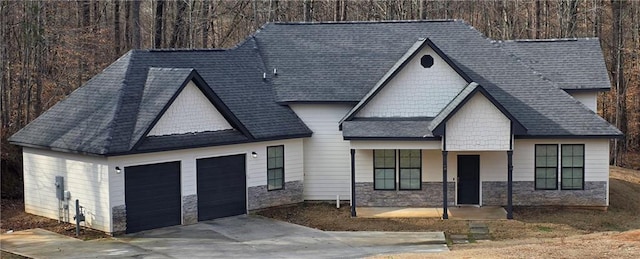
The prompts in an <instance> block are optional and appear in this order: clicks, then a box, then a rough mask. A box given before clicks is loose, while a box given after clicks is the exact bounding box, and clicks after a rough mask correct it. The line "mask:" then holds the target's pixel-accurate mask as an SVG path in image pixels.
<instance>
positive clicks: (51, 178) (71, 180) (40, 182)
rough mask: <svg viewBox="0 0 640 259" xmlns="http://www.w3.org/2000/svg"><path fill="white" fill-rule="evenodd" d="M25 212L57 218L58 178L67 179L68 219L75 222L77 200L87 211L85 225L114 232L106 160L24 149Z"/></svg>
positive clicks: (66, 216) (65, 185)
mask: <svg viewBox="0 0 640 259" xmlns="http://www.w3.org/2000/svg"><path fill="white" fill-rule="evenodd" d="M22 154H23V165H24V168H23V170H24V171H23V172H24V203H25V211H26V212H28V213H32V214H35V215H40V216H43V217H47V218H52V219H58V199H57V198H56V186H55V177H56V176H62V177H64V189H65V190H68V191H69V192H70V193H71V199H70V200H69V201H68V202H69V210H68V213H67V212H65V213H64V215H65V218H66V221H68V222H75V221H73V216H74V215H75V200H76V199H78V200H80V206H82V207H84V209H85V216H86V225H87V226H90V227H91V228H95V229H99V230H102V231H105V232H111V208H110V207H109V176H108V175H109V171H108V170H109V167H108V166H107V159H106V158H103V157H94V156H85V155H78V154H70V153H62V152H55V151H48V150H42V149H33V148H27V147H25V148H23V153H22Z"/></svg>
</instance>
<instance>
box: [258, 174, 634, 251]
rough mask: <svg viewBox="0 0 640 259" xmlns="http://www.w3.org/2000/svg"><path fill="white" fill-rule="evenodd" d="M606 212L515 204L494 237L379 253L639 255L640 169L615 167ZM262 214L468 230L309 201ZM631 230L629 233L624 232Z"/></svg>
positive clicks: (328, 225)
mask: <svg viewBox="0 0 640 259" xmlns="http://www.w3.org/2000/svg"><path fill="white" fill-rule="evenodd" d="M610 183H611V187H610V199H611V200H610V206H609V209H608V210H607V211H594V210H581V209H566V208H546V209H541V208H515V209H514V218H515V220H499V221H486V222H485V223H486V224H487V225H488V226H489V230H490V234H491V238H492V241H479V242H475V243H471V244H462V245H458V244H456V245H452V246H451V249H452V251H453V252H452V253H450V254H442V255H424V254H420V255H401V256H382V257H380V258H398V257H401V258H404V257H408V258H423V257H429V256H434V257H436V258H439V257H457V258H522V257H526V258H551V257H553V258H555V257H561V258H585V257H586V258H593V257H617V258H638V255H640V216H638V215H640V171H637V170H630V169H624V168H619V167H612V168H611V179H610ZM257 214H259V215H262V216H266V217H271V218H275V219H279V220H283V221H287V222H291V223H295V224H300V225H305V226H309V227H313V228H318V229H322V230H333V231H355V230H371V231H444V232H445V234H446V235H447V236H450V235H452V234H468V226H467V222H466V221H455V220H440V219H410V218H406V219H400V218H398V219H381V218H378V219H365V218H351V217H350V213H349V207H348V206H343V207H342V208H340V209H336V208H335V205H332V204H326V203H305V204H299V205H294V206H288V207H281V208H274V209H268V210H263V211H260V212H258V213H257ZM623 231H626V232H623Z"/></svg>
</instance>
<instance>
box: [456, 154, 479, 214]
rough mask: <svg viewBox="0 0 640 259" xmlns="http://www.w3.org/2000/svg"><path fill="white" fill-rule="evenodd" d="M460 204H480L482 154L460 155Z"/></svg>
mask: <svg viewBox="0 0 640 259" xmlns="http://www.w3.org/2000/svg"><path fill="white" fill-rule="evenodd" d="M458 204H474V205H477V204H480V156H479V155H459V156H458Z"/></svg>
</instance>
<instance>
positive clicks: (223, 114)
mask: <svg viewBox="0 0 640 259" xmlns="http://www.w3.org/2000/svg"><path fill="white" fill-rule="evenodd" d="M190 88H191V89H190ZM185 89H186V92H187V93H188V92H192V93H193V94H199V95H200V96H198V95H196V97H198V98H202V97H203V98H204V99H199V100H196V101H200V102H201V103H195V105H199V106H207V105H208V107H200V108H205V109H206V108H208V110H209V111H210V112H213V114H211V113H210V114H208V119H209V120H206V119H207V114H206V112H207V110H199V111H197V112H196V111H192V112H191V114H193V113H197V116H196V117H197V118H194V117H191V116H190V115H189V114H184V113H189V111H188V110H184V107H175V106H173V104H175V103H176V100H177V99H178V98H180V97H181V96H183V95H182V94H183V93H185ZM185 101H194V100H185ZM202 102H207V103H202ZM184 104H186V103H180V104H178V105H184ZM191 105H194V103H191ZM140 107H141V108H140V112H139V113H138V118H137V120H136V121H137V123H136V132H135V135H134V138H133V141H132V149H134V150H135V149H136V148H137V147H138V146H139V145H140V144H141V143H142V141H143V139H144V137H145V136H158V135H174V134H184V133H194V132H202V131H218V130H229V129H237V130H238V131H239V132H240V133H241V135H244V136H245V137H247V138H250V139H251V138H253V136H252V135H251V134H250V132H249V131H248V130H247V129H246V127H245V126H244V125H243V124H242V123H241V122H240V120H238V118H237V117H236V116H235V115H234V114H233V113H232V112H231V111H230V110H229V108H228V107H227V105H226V104H225V103H224V102H222V100H221V99H220V97H218V95H217V94H216V93H215V92H214V91H213V90H211V87H209V86H208V84H207V83H206V82H205V81H204V79H202V77H201V76H200V74H198V72H197V71H196V70H195V69H176V68H150V69H149V74H148V76H147V81H146V83H145V90H144V92H143V97H142V100H141V103H140ZM172 107H174V108H175V109H172ZM167 111H169V112H170V113H174V114H167ZM203 113H205V114H204V115H203ZM165 115H168V116H167V117H165ZM175 116H189V118H190V119H204V120H205V121H199V122H192V123H191V124H190V125H188V126H187V128H174V129H166V128H160V127H165V126H167V125H168V124H173V123H179V122H177V121H170V120H171V119H172V118H171V117H173V118H175ZM163 119H165V120H169V121H163ZM194 123H195V124H196V125H194ZM206 123H215V124H217V125H206ZM158 124H160V125H158ZM157 126H159V127H157ZM189 126H195V128H194V130H190V129H188V128H189ZM207 127H208V128H209V129H210V130H203V129H206V128H207ZM154 129H155V130H156V131H155V132H154ZM173 130H176V132H170V131H173ZM185 130H186V131H185ZM167 133H168V134H167Z"/></svg>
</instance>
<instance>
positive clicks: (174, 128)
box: [147, 82, 233, 136]
mask: <svg viewBox="0 0 640 259" xmlns="http://www.w3.org/2000/svg"><path fill="white" fill-rule="evenodd" d="M170 105H171V106H169V108H167V110H165V112H164V114H162V117H160V119H159V120H158V121H157V122H156V124H155V125H154V126H153V128H152V129H151V131H149V134H147V136H164V135H173V134H184V133H195V132H204V131H219V130H229V129H233V127H232V126H231V125H229V122H227V120H226V119H225V118H224V116H223V115H222V114H220V112H219V111H218V109H216V108H215V106H214V105H213V104H212V103H211V102H210V101H209V99H208V98H207V97H206V96H205V95H204V94H203V93H202V91H200V89H199V88H198V87H197V86H195V85H194V84H193V82H189V83H188V84H187V85H186V86H185V87H184V88H183V89H182V91H181V92H180V93H179V94H178V95H177V97H176V98H175V99H174V100H173V102H172V103H171V104H170Z"/></svg>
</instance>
